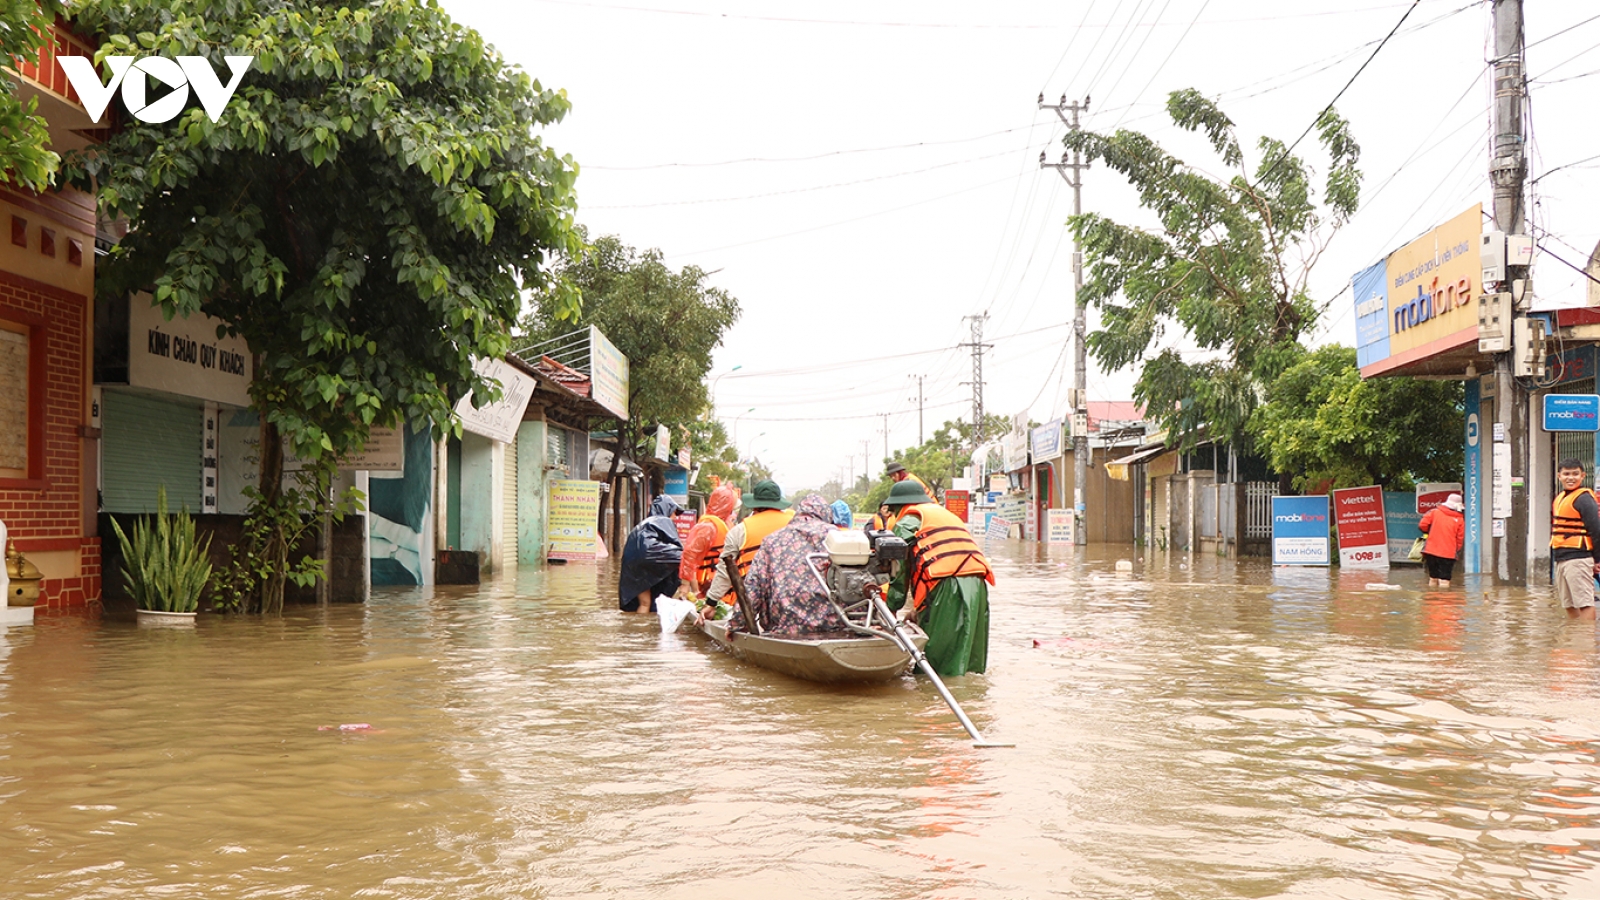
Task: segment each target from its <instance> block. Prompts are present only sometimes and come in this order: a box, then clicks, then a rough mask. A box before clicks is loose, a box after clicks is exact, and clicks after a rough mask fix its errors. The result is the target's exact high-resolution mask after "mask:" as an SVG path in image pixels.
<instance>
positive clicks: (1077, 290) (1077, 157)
mask: <svg viewBox="0 0 1600 900" xmlns="http://www.w3.org/2000/svg"><path fill="white" fill-rule="evenodd" d="M1039 108H1040V109H1049V110H1053V111H1054V112H1055V114H1056V116H1057V117H1058V118H1060V119H1061V122H1062V124H1064V125H1066V126H1067V129H1068V130H1069V131H1077V130H1078V127H1079V126H1078V114H1079V113H1084V112H1088V111H1089V98H1088V97H1084V98H1083V103H1081V104H1080V103H1078V102H1077V101H1076V100H1074V101H1073V102H1071V103H1068V102H1067V95H1066V94H1062V95H1061V100H1060V102H1058V103H1056V104H1055V105H1053V106H1052V105H1050V104H1048V103H1045V102H1044V94H1040V95H1039ZM1039 168H1041V169H1055V170H1056V171H1057V172H1059V173H1061V177H1062V178H1064V179H1066V181H1067V184H1069V185H1071V186H1072V214H1073V215H1074V216H1080V215H1083V170H1084V169H1087V168H1089V164H1088V163H1087V162H1084V160H1083V155H1082V154H1081V153H1079V152H1078V151H1077V150H1073V151H1071V152H1070V153H1068V152H1065V151H1063V152H1062V154H1061V161H1060V162H1058V163H1048V162H1045V156H1044V153H1043V152H1042V151H1041V152H1040V153H1039ZM1072 305H1073V311H1072V342H1073V344H1072V369H1073V372H1072V507H1073V513H1072V517H1073V520H1074V521H1073V523H1072V533H1073V534H1074V535H1081V534H1083V533H1084V518H1085V515H1084V514H1085V511H1086V509H1087V504H1086V503H1085V502H1084V501H1085V499H1086V498H1087V497H1088V495H1089V407H1088V402H1087V398H1088V394H1089V352H1088V347H1087V346H1086V345H1085V343H1084V336H1085V335H1084V333H1085V331H1086V330H1087V329H1086V327H1085V324H1084V314H1083V251H1082V250H1081V249H1079V247H1078V239H1077V238H1076V237H1074V238H1073V239H1072Z"/></svg>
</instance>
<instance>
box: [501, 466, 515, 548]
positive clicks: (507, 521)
mask: <svg viewBox="0 0 1600 900" xmlns="http://www.w3.org/2000/svg"><path fill="white" fill-rule="evenodd" d="M505 472H506V478H505V485H504V491H503V493H504V494H505V497H504V498H503V500H502V501H501V507H500V514H501V516H502V517H503V519H502V525H501V528H502V529H503V530H502V534H501V538H500V554H501V555H500V559H501V560H502V562H501V565H502V566H503V567H504V568H506V569H511V568H515V567H516V565H517V441H516V439H515V438H513V439H512V441H511V443H509V444H507V445H506V463H505Z"/></svg>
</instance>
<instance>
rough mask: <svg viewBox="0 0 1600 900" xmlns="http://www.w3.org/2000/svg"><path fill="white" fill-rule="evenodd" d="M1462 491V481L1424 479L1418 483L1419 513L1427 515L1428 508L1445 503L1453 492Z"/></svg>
mask: <svg viewBox="0 0 1600 900" xmlns="http://www.w3.org/2000/svg"><path fill="white" fill-rule="evenodd" d="M1459 493H1461V482H1459V481H1445V482H1430V481H1424V482H1422V483H1421V484H1419V485H1417V515H1419V516H1420V515H1425V514H1426V513H1427V512H1428V510H1430V509H1433V508H1434V507H1435V506H1439V505H1441V504H1443V503H1444V501H1445V499H1446V498H1447V497H1449V496H1450V495H1451V494H1459Z"/></svg>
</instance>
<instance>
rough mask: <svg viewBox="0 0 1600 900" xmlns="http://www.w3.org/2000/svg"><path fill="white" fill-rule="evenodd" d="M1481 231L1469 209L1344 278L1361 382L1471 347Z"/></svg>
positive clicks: (1476, 212) (1479, 213)
mask: <svg viewBox="0 0 1600 900" xmlns="http://www.w3.org/2000/svg"><path fill="white" fill-rule="evenodd" d="M1482 233H1483V206H1482V204H1476V205H1474V206H1473V207H1472V208H1471V209H1468V210H1467V211H1466V212H1463V213H1461V214H1460V215H1458V216H1456V217H1455V218H1453V219H1451V220H1450V221H1448V222H1446V223H1444V224H1443V225H1440V226H1439V227H1438V228H1435V229H1433V230H1432V231H1430V232H1428V233H1427V234H1425V235H1423V236H1422V237H1419V238H1417V239H1416V240H1414V241H1412V242H1411V243H1409V244H1406V245H1405V246H1404V247H1401V248H1400V249H1398V250H1396V251H1394V252H1393V253H1391V254H1389V255H1388V256H1387V257H1385V258H1384V259H1383V260H1382V261H1380V262H1378V263H1376V264H1374V265H1372V266H1369V267H1368V268H1366V269H1363V270H1362V271H1360V272H1357V273H1356V274H1355V275H1354V276H1353V277H1352V278H1351V280H1350V286H1351V291H1352V294H1353V302H1354V303H1355V319H1356V364H1357V365H1358V366H1359V367H1360V369H1361V375H1362V377H1364V378H1370V377H1372V376H1374V375H1379V374H1382V373H1384V372H1387V371H1389V370H1391V369H1395V368H1398V367H1400V366H1403V365H1405V364H1407V363H1410V362H1414V361H1417V360H1420V359H1427V358H1430V357H1432V356H1436V355H1438V354H1439V353H1442V352H1444V351H1447V350H1452V349H1455V348H1456V347H1461V346H1465V345H1467V344H1473V343H1476V342H1477V340H1478V313H1477V298H1478V294H1479V293H1481V289H1482V283H1483V268H1482V265H1481V261H1480V258H1479V250H1478V245H1479V239H1480V237H1481V235H1482Z"/></svg>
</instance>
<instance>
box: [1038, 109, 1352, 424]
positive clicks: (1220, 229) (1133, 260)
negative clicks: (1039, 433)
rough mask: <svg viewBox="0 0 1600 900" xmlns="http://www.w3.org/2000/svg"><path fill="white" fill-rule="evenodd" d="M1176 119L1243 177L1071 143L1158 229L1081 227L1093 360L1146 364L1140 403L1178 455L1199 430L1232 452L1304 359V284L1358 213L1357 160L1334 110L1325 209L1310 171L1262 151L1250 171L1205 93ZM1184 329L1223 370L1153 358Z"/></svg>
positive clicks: (1094, 141) (1122, 134)
mask: <svg viewBox="0 0 1600 900" xmlns="http://www.w3.org/2000/svg"><path fill="white" fill-rule="evenodd" d="M1167 113H1168V115H1169V116H1171V118H1172V121H1173V123H1174V124H1176V125H1177V126H1178V127H1179V128H1182V129H1183V130H1185V131H1189V132H1197V133H1200V134H1202V135H1203V136H1204V137H1205V139H1206V140H1207V142H1208V143H1209V144H1210V147H1211V149H1212V151H1214V152H1215V153H1216V154H1217V155H1218V156H1219V157H1220V158H1221V162H1222V163H1223V165H1224V166H1226V167H1227V168H1228V169H1230V170H1232V171H1233V174H1232V175H1231V176H1230V177H1228V179H1227V180H1225V181H1224V180H1222V179H1220V178H1215V177H1212V176H1210V175H1207V174H1205V173H1204V172H1202V171H1201V170H1200V169H1198V168H1195V167H1193V166H1191V165H1189V164H1188V163H1185V162H1184V161H1182V160H1180V159H1178V158H1177V157H1174V156H1172V155H1171V154H1169V153H1167V152H1166V151H1165V150H1163V149H1162V148H1161V147H1160V146H1158V145H1157V144H1156V143H1155V142H1154V141H1152V140H1151V139H1150V138H1148V137H1146V136H1145V135H1143V134H1139V133H1138V132H1133V131H1118V132H1117V133H1116V134H1114V135H1100V134H1095V133H1093V132H1088V131H1078V132H1072V133H1069V134H1068V135H1067V138H1066V144H1067V146H1068V147H1069V148H1072V149H1076V150H1079V151H1081V152H1082V153H1083V154H1084V155H1085V156H1087V157H1088V158H1089V159H1091V160H1100V161H1102V162H1104V163H1105V164H1106V165H1108V166H1110V167H1111V168H1112V169H1115V170H1116V171H1118V172H1120V173H1121V174H1122V175H1123V176H1124V177H1125V178H1127V179H1128V181H1129V182H1130V183H1131V184H1132V185H1133V187H1134V188H1135V189H1136V190H1137V191H1138V193H1139V202H1140V205H1142V206H1143V207H1144V208H1145V209H1147V210H1149V211H1150V212H1151V213H1153V214H1154V216H1155V219H1156V222H1157V228H1155V229H1146V228H1140V227H1136V226H1132V225H1126V224H1121V223H1118V222H1114V221H1112V220H1111V219H1108V218H1106V217H1104V216H1100V215H1097V214H1094V213H1085V214H1083V215H1080V216H1075V217H1073V219H1072V220H1071V228H1072V230H1073V233H1074V234H1075V235H1076V236H1077V238H1078V240H1079V241H1080V242H1081V244H1082V246H1083V249H1084V254H1085V257H1086V258H1087V261H1088V275H1089V277H1088V280H1087V282H1086V283H1085V284H1084V286H1083V291H1082V293H1081V294H1080V296H1079V298H1078V302H1080V303H1085V304H1092V305H1094V306H1097V307H1099V309H1100V311H1101V313H1102V325H1101V327H1100V328H1099V329H1098V330H1096V331H1095V332H1094V333H1093V334H1091V335H1089V337H1088V345H1089V349H1090V351H1091V352H1092V353H1093V354H1094V356H1095V358H1096V359H1097V360H1098V361H1099V362H1100V363H1101V364H1102V365H1104V366H1105V367H1107V368H1108V369H1112V370H1116V369H1122V368H1125V367H1127V366H1131V365H1134V364H1135V363H1141V364H1142V365H1141V369H1140V373H1139V379H1138V382H1137V383H1136V385H1135V388H1134V397H1135V398H1136V399H1137V400H1139V401H1140V402H1141V403H1142V404H1143V405H1144V407H1145V408H1146V409H1147V410H1149V411H1150V414H1151V415H1152V416H1153V417H1154V418H1156V419H1157V420H1158V421H1159V423H1160V425H1161V427H1162V428H1164V429H1166V430H1167V432H1168V433H1169V435H1171V439H1172V440H1173V441H1174V442H1175V443H1178V444H1180V445H1185V446H1192V445H1193V443H1194V440H1195V438H1196V434H1197V430H1198V429H1199V427H1200V426H1201V425H1205V426H1207V427H1208V430H1209V437H1210V438H1211V439H1215V440H1221V441H1223V442H1227V443H1234V442H1238V441H1240V440H1241V439H1244V438H1247V437H1248V435H1249V430H1248V425H1249V421H1250V417H1251V414H1252V412H1253V411H1254V408H1255V406H1256V403H1257V399H1258V396H1259V390H1260V386H1261V385H1262V384H1264V383H1266V382H1268V381H1270V380H1271V379H1272V378H1274V377H1275V376H1276V375H1277V374H1278V373H1280V372H1282V371H1283V370H1284V368H1285V367H1286V366H1288V365H1289V364H1291V363H1292V362H1294V361H1295V360H1296V359H1298V351H1299V349H1300V348H1299V343H1298V342H1299V340H1300V338H1301V337H1302V336H1303V335H1304V334H1305V333H1306V332H1307V331H1308V330H1309V329H1310V328H1311V327H1312V325H1313V324H1314V323H1315V322H1316V318H1317V313H1318V310H1317V307H1316V304H1315V303H1314V302H1313V300H1312V298H1311V297H1310V295H1309V292H1308V289H1307V285H1306V282H1307V278H1308V277H1309V275H1310V272H1311V269H1312V267H1313V266H1314V265H1315V263H1316V261H1317V258H1318V257H1319V256H1320V255H1321V254H1322V251H1323V249H1324V248H1325V247H1326V246H1327V243H1328V241H1329V239H1331V237H1332V236H1333V233H1334V232H1335V231H1337V230H1338V228H1339V227H1340V226H1342V225H1343V224H1344V223H1345V222H1346V221H1347V220H1348V219H1349V218H1350V216H1351V214H1353V213H1354V212H1355V210H1356V205H1357V200H1358V198H1359V192H1360V181H1361V175H1360V173H1359V172H1358V171H1357V170H1356V167H1355V166H1356V162H1357V160H1358V159H1359V156H1360V148H1359V147H1358V146H1357V145H1356V142H1355V140H1354V139H1353V138H1352V137H1351V135H1350V131H1349V127H1348V124H1347V123H1346V122H1345V120H1344V119H1342V118H1340V117H1339V116H1338V114H1337V113H1335V112H1334V111H1333V109H1332V108H1331V107H1330V108H1329V109H1327V110H1325V111H1324V112H1323V113H1322V114H1321V115H1320V116H1319V117H1318V118H1317V122H1316V131H1317V139H1318V141H1319V142H1320V143H1321V145H1322V147H1323V149H1324V150H1325V151H1326V153H1327V156H1328V159H1329V167H1328V173H1327V178H1326V180H1325V182H1324V186H1323V189H1322V197H1321V199H1320V200H1319V199H1318V198H1317V197H1316V195H1315V190H1314V188H1313V186H1312V184H1311V176H1312V173H1311V170H1310V168H1309V167H1308V166H1307V164H1306V163H1305V162H1303V161H1302V160H1301V159H1300V158H1299V157H1296V156H1293V155H1291V152H1290V151H1291V150H1292V149H1293V148H1292V147H1285V146H1284V145H1283V144H1282V143H1281V142H1280V141H1277V140H1275V139H1272V138H1267V137H1263V138H1261V140H1260V141H1259V143H1258V145H1257V149H1258V150H1259V152H1260V159H1259V161H1258V162H1257V164H1256V166H1255V168H1254V170H1253V171H1251V170H1250V169H1249V168H1248V167H1247V165H1246V161H1245V154H1244V151H1243V149H1242V148H1241V146H1240V144H1239V140H1238V137H1237V136H1236V134H1235V131H1234V123H1233V120H1231V119H1229V118H1228V117H1227V116H1226V115H1224V114H1223V113H1222V111H1221V110H1220V109H1219V108H1218V107H1217V106H1216V104H1215V103H1213V102H1212V101H1211V100H1209V99H1207V98H1205V97H1204V96H1202V95H1201V94H1200V93H1198V92H1197V91H1194V90H1183V91H1176V92H1174V93H1173V94H1172V95H1171V96H1170V97H1169V98H1168V100H1167ZM1173 326H1176V327H1177V329H1178V330H1179V331H1180V332H1181V335H1182V337H1183V338H1185V339H1187V340H1188V341H1191V342H1193V343H1194V344H1195V345H1197V346H1198V347H1199V349H1200V350H1201V351H1202V352H1204V353H1205V354H1207V355H1208V356H1214V357H1215V358H1211V359H1207V360H1204V361H1194V360H1193V359H1192V358H1190V359H1186V358H1185V356H1184V354H1182V353H1180V352H1179V351H1178V350H1177V349H1174V348H1173V347H1170V346H1169V347H1164V348H1162V349H1160V350H1159V351H1157V352H1155V353H1153V354H1152V353H1151V350H1152V345H1154V344H1157V342H1158V341H1160V340H1161V339H1162V338H1163V337H1164V336H1165V332H1166V331H1167V330H1168V329H1169V328H1171V327H1173Z"/></svg>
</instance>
